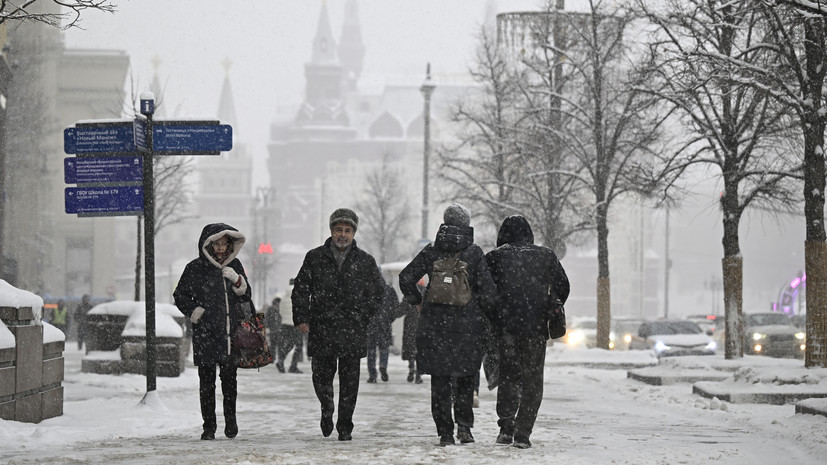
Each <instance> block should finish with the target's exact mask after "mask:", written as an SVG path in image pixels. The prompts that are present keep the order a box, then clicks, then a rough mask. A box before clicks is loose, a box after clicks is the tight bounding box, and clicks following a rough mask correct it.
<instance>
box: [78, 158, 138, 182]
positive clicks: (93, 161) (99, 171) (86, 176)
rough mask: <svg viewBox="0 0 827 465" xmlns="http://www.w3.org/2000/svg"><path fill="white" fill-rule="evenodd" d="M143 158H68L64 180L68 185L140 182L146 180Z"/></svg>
mask: <svg viewBox="0 0 827 465" xmlns="http://www.w3.org/2000/svg"><path fill="white" fill-rule="evenodd" d="M142 158H143V157H141V156H136V155H131V156H127V157H123V156H116V157H66V158H64V159H63V179H64V181H65V182H66V184H84V183H102V182H138V181H142V180H143V178H144V171H143V163H142Z"/></svg>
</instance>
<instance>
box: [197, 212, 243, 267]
mask: <svg viewBox="0 0 827 465" xmlns="http://www.w3.org/2000/svg"><path fill="white" fill-rule="evenodd" d="M222 236H227V237H229V238H230V239H231V241H232V247H233V250H232V251H231V252H230V253H229V254H228V255H227V258H226V259H225V260H224V263H218V262H217V261H215V258H213V256H212V255H211V254H210V252H209V250H210V249H209V248H208V247H209V246H210V244H211V243H213V242H214V241H216V240H218V238H220V237H222ZM246 242H247V238H246V237H244V234H242V233H240V232H239V231H238V229H235V228H234V227H232V226H230V225H228V224H224V223H212V224H208V225H206V226H204V229H203V230H201V237H199V238H198V256H199V257H201V258H202V259H204V260H207V261H208V262H210V263H212V264H213V265H215V266H216V267H218V268H223V267H225V266H227V265H228V264H229V263H230V262H231V261H233V259H235V257H236V256H237V255H238V253H239V252H240V251H241V248H242V247H244V243H246Z"/></svg>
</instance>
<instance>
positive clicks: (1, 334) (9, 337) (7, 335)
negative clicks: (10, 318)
mask: <svg viewBox="0 0 827 465" xmlns="http://www.w3.org/2000/svg"><path fill="white" fill-rule="evenodd" d="M12 347H14V334H12V333H11V331H9V328H7V327H6V324H5V323H3V320H0V349H10V348H12Z"/></svg>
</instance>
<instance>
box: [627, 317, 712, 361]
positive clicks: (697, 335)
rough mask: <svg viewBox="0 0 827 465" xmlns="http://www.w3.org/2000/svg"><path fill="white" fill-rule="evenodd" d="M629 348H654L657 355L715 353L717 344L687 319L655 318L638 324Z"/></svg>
mask: <svg viewBox="0 0 827 465" xmlns="http://www.w3.org/2000/svg"><path fill="white" fill-rule="evenodd" d="M629 348H630V349H639V350H647V349H650V350H654V351H655V355H657V356H658V357H668V356H673V355H715V350H716V349H717V348H718V344H717V343H716V342H715V341H714V340H713V339H712V337H710V336H709V335H708V334H706V333H704V331H703V330H702V329H701V327H700V326H698V325H697V324H696V323H695V322H692V321H689V320H655V321H647V322H645V323H643V324H641V325H640V327H639V328H638V330H637V333H636V334H635V335H634V336H633V337H632V340H631V342H630V343H629Z"/></svg>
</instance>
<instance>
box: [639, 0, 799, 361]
mask: <svg viewBox="0 0 827 465" xmlns="http://www.w3.org/2000/svg"><path fill="white" fill-rule="evenodd" d="M636 3H637V6H638V8H640V11H641V12H643V14H644V15H645V16H646V18H647V19H648V20H649V21H650V22H651V23H652V24H654V25H656V26H657V28H656V31H655V34H654V35H653V38H652V40H651V42H650V43H651V45H650V50H651V52H652V56H653V61H654V67H653V68H652V70H651V72H650V78H651V80H650V85H649V91H650V92H652V93H653V94H654V95H656V96H658V97H659V98H662V99H663V100H664V101H666V102H668V104H669V105H671V106H672V107H673V108H674V109H675V110H676V111H677V112H678V114H679V115H680V116H681V118H682V121H683V123H684V127H686V129H687V130H688V131H689V132H688V133H689V134H691V137H690V138H689V140H688V141H686V143H685V144H684V145H683V150H680V151H677V152H674V153H672V154H671V155H670V156H669V158H664V159H663V162H664V165H665V166H667V167H668V168H667V169H668V170H671V171H672V172H673V173H678V172H683V171H684V170H687V169H689V168H690V167H693V166H697V167H700V168H701V169H706V170H708V171H710V172H712V173H715V174H717V175H718V176H720V179H721V184H722V193H721V196H720V199H719V202H720V208H721V212H722V217H723V230H724V233H723V241H722V242H723V252H724V256H723V260H722V274H723V283H724V293H723V294H724V308H725V316H726V329H725V334H726V358H728V359H731V358H735V357H741V356H743V347H742V340H743V339H742V331H743V329H742V323H741V319H742V304H743V295H742V292H743V258H742V257H741V250H740V239H739V234H738V227H739V224H740V221H741V217H742V216H743V214H744V212H745V210H746V209H747V208H748V207H758V206H763V207H768V208H771V209H784V208H790V206H791V205H793V204H794V203H795V201H796V196H795V195H794V193H793V186H794V184H793V183H791V182H787V181H790V180H791V179H794V178H796V177H800V174H801V165H802V163H801V160H800V158H799V157H797V156H795V155H794V154H791V153H789V152H787V151H784V150H779V149H778V146H779V144H778V139H779V138H780V137H784V136H785V134H786V131H788V130H789V124H788V121H787V120H786V119H785V112H784V111H783V109H781V108H780V107H779V106H778V105H775V104H774V100H773V99H772V98H771V95H770V93H769V92H768V91H767V90H765V89H762V88H760V87H757V86H754V85H751V84H750V83H746V82H743V80H742V79H741V76H740V71H739V68H742V67H759V68H760V67H763V66H764V65H766V64H767V63H768V62H772V61H773V58H772V57H771V56H768V54H767V53H762V52H760V51H759V50H756V46H758V45H760V44H761V43H762V41H763V39H764V29H763V25H762V22H761V19H760V17H759V15H758V14H757V12H756V10H755V9H754V8H752V5H751V4H752V3H753V2H751V1H749V0H736V1H720V2H719V1H715V2H708V1H705V0H687V1H681V0H669V1H668V2H666V3H664V2H663V1H662V0H661V1H657V2H654V1H651V0H636Z"/></svg>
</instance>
